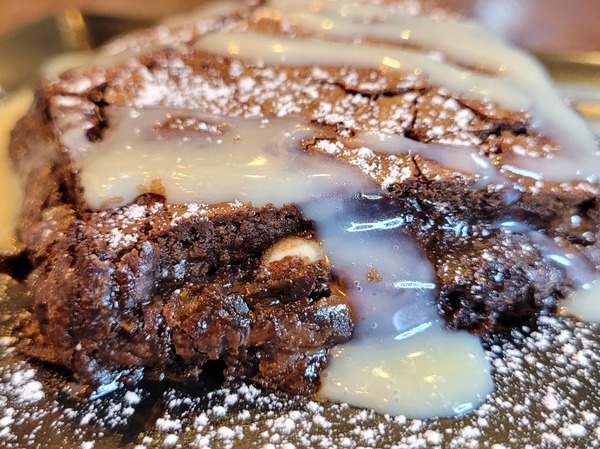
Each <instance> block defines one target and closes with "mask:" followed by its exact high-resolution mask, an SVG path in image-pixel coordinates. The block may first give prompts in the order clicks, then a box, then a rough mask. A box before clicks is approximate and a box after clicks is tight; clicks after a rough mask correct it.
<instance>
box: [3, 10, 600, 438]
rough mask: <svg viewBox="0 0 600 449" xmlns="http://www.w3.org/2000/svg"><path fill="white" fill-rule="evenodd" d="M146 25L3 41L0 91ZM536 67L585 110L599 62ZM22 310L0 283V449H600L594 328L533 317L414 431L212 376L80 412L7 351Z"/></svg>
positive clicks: (82, 405)
mask: <svg viewBox="0 0 600 449" xmlns="http://www.w3.org/2000/svg"><path fill="white" fill-rule="evenodd" d="M143 25H145V23H143V22H138V21H132V20H122V19H118V18H111V17H102V16H95V15H86V14H82V13H80V12H79V11H71V10H70V11H65V12H64V13H63V14H59V15H57V16H55V17H49V18H47V19H45V20H42V21H40V22H38V23H35V24H33V25H30V26H28V27H25V28H23V29H19V30H17V31H15V32H13V33H11V34H10V35H6V36H3V37H0V56H1V57H0V86H3V87H4V89H5V90H6V91H8V92H10V91H13V90H16V89H17V88H19V87H21V86H23V85H24V84H28V83H33V82H34V81H35V77H36V75H35V74H36V71H37V68H38V67H39V65H40V64H41V63H42V62H43V60H45V59H47V58H48V57H50V56H52V55H55V54H57V53H62V52H65V51H73V50H85V49H89V48H93V47H95V46H97V45H99V44H101V43H102V42H104V41H106V40H107V39H109V38H111V37H112V36H114V35H115V34H118V33H119V32H122V31H127V30H130V29H132V28H135V27H139V26H143ZM24 48H26V49H27V52H24V51H23V49H24ZM588 57H590V58H591V57H592V56H591V55H589V54H588ZM540 59H541V61H542V62H543V63H545V64H546V65H547V67H549V69H550V71H551V73H552V74H553V76H554V77H555V78H556V79H557V80H558V81H559V82H560V83H561V88H563V90H564V92H565V96H566V97H569V98H571V99H572V100H573V101H574V102H575V103H576V104H577V105H579V106H581V105H585V104H588V103H589V104H591V105H592V106H594V105H595V98H596V96H597V92H598V91H596V88H597V87H598V86H600V79H599V77H600V69H599V67H600V66H599V65H598V61H600V59H598V60H591V59H587V60H581V59H577V57H576V55H575V56H569V57H563V56H556V55H541V56H540ZM594 107H595V106H594ZM589 110H592V109H589ZM583 112H585V110H584V111H583ZM594 114H595V113H594ZM594 114H592V113H589V114H587V115H589V116H590V117H593V116H594ZM597 116H600V113H599V114H597ZM26 307H27V299H26V296H25V295H24V293H23V291H22V287H21V286H20V285H19V283H18V282H16V281H15V280H13V279H12V278H9V277H8V276H5V275H0V447H3V448H15V449H16V448H26V447H27V448H29V447H31V448H55V447H62V448H64V449H91V448H94V449H104V448H106V449H108V448H124V449H142V448H154V447H167V448H168V447H174V448H178V447H181V448H184V447H234V448H259V447H265V448H266V447H274V448H277V447H281V448H292V447H324V448H330V447H343V448H353V447H378V448H379V447H395V448H424V447H432V448H435V447H438V448H439V447H452V448H465V447H473V448H476V447H483V448H495V449H501V448H526V447H531V448H534V447H536V448H537V447H562V448H593V447H600V442H599V440H600V388H599V385H598V383H599V382H600V326H598V325H588V324H582V323H574V322H571V321H569V320H563V319H557V318H550V317H542V318H541V319H540V321H539V323H537V324H536V325H535V326H532V327H524V328H522V329H517V330H515V331H514V332H512V333H511V334H509V335H505V336H501V337H497V338H495V339H494V340H493V341H490V342H487V343H486V348H487V351H488V354H489V356H490V358H491V359H492V361H493V365H494V368H495V373H494V378H495V382H496V386H497V388H496V391H495V392H494V394H493V395H492V396H491V397H490V398H489V399H488V401H487V402H486V403H485V404H484V405H482V406H481V407H479V408H478V409H477V410H476V411H474V412H471V413H469V414H467V415H465V416H461V417H457V418H453V419H430V420H425V421H422V420H414V419H406V418H404V417H396V418H393V417H389V416H382V415H378V414H376V413H374V412H372V411H369V410H360V409H355V408H352V407H349V406H347V405H343V404H330V403H318V402H315V401H312V400H309V399H305V398H290V397H288V396H285V395H278V394H265V393H260V392H259V391H258V390H256V389H254V388H252V387H248V386H240V387H238V388H234V389H233V390H230V391H226V390H222V389H219V388H218V386H217V385H216V384H215V381H214V379H213V378H211V377H210V376H207V377H206V378H205V379H202V380H201V381H199V382H197V383H193V384H183V385H181V384H180V385H172V384H168V383H164V382H163V383H160V382H159V383H150V382H144V381H143V382H142V383H141V384H139V385H138V386H135V387H133V386H132V387H125V388H122V389H121V390H119V391H117V392H114V393H112V394H110V395H107V396H104V397H102V398H99V399H96V400H85V399H81V398H79V397H78V396H77V394H76V391H77V386H75V385H72V384H71V383H70V382H69V378H68V374H67V373H65V372H62V371H61V370H59V369H56V368H53V367H49V366H43V365H39V364H36V363H31V362H29V361H27V360H24V359H23V358H22V357H21V356H20V355H19V354H18V353H17V352H16V351H15V350H14V347H13V345H14V343H15V340H14V338H13V336H12V332H13V329H14V327H15V325H16V323H18V321H19V319H20V318H21V316H22V314H23V311H24V310H25V309H26Z"/></svg>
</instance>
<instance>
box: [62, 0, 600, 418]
mask: <svg viewBox="0 0 600 449" xmlns="http://www.w3.org/2000/svg"><path fill="white" fill-rule="evenodd" d="M306 5H310V7H311V9H310V10H308V9H307V6H306ZM254 16H255V18H260V17H270V18H273V17H276V18H277V19H278V20H282V21H286V22H288V23H293V24H294V25H295V26H298V27H300V28H302V29H306V30H309V31H311V32H312V33H313V34H314V35H315V36H316V37H315V38H313V39H308V38H300V37H295V38H288V37H273V36H266V35H262V34H258V33H255V32H249V31H247V32H236V33H233V32H217V33H212V34H208V35H205V36H203V37H201V38H199V39H198V40H197V42H196V43H195V46H196V48H197V49H198V50H202V51H206V52H211V53H216V54H220V55H229V56H231V57H236V58H241V59H244V60H253V59H256V60H260V61H262V63H267V64H283V65H300V66H302V65H304V66H319V65H320V66H324V67H325V66H342V65H349V66H356V67H367V68H373V69H379V70H383V71H385V70H399V71H408V72H414V73H418V74H421V73H422V74H423V75H425V76H427V77H428V79H429V82H430V83H432V84H439V85H440V86H444V87H446V88H449V89H450V90H452V91H453V92H455V93H457V94H460V95H463V96H465V97H469V98H476V99H482V100H485V101H491V102H495V103H497V104H499V105H501V106H503V107H505V108H508V109H511V110H516V111H523V112H531V114H532V126H533V128H535V129H536V130H537V131H539V132H540V134H543V135H547V136H550V137H552V138H553V139H555V141H556V142H558V143H559V144H560V145H561V149H560V151H558V152H557V153H556V154H555V155H554V156H553V158H548V159H544V158H537V159H533V158H525V157H522V156H517V155H511V156H510V158H509V159H507V160H506V161H505V162H506V163H504V162H503V163H504V165H503V166H500V167H497V166H495V165H494V164H493V162H492V161H490V160H488V159H487V158H486V157H483V156H481V155H480V154H479V153H478V151H477V149H475V148H470V147H461V148H460V150H459V149H457V148H456V147H451V146H448V145H442V144H435V145H431V144H422V143H418V142H414V141H411V140H409V139H406V138H404V137H401V136H395V135H386V134H379V133H375V132H373V133H370V132H362V133H359V134H358V135H357V136H355V137H354V138H352V139H347V140H346V141H345V142H344V143H345V144H346V145H348V146H351V147H362V146H364V147H366V148H369V149H371V150H373V151H376V152H380V153H413V154H419V155H421V156H422V157H424V158H425V159H430V160H434V161H436V162H438V163H440V164H442V165H444V166H446V167H449V168H452V169H454V170H457V171H460V172H462V173H469V174H472V175H475V177H476V181H475V183H474V187H482V188H483V187H487V186H489V185H492V186H493V187H496V188H498V187H499V188H502V187H506V186H509V187H510V186H511V183H509V182H508V181H507V179H506V178H505V177H504V175H503V173H504V172H513V173H516V174H518V175H521V176H526V177H531V178H533V179H536V180H548V181H577V180H582V179H587V180H591V179H596V177H597V175H598V173H600V162H599V161H600V159H599V158H598V157H597V152H598V150H597V147H596V144H595V141H594V138H593V136H592V134H591V133H590V132H589V130H588V128H587V126H586V125H585V123H584V122H583V120H581V119H580V118H579V117H578V116H576V115H575V114H574V113H572V112H571V111H570V110H569V109H568V108H567V107H566V106H565V105H564V104H563V103H562V101H561V100H560V98H559V97H558V96H557V95H556V94H555V93H554V92H553V90H552V88H551V84H550V82H549V80H548V78H547V77H546V75H545V74H544V73H543V71H542V70H541V69H540V68H539V66H538V65H537V64H536V63H535V62H533V61H532V60H531V59H529V57H527V56H526V55H525V54H524V53H522V52H521V51H519V50H516V49H514V48H510V47H507V46H506V45H505V44H504V43H501V42H500V41H498V40H497V39H496V38H495V37H494V36H492V35H490V34H489V33H487V32H485V31H483V30H482V29H480V28H479V27H477V26H476V25H474V24H472V23H470V22H448V21H442V20H434V19H430V18H425V17H404V16H400V15H396V14H395V13H394V12H392V11H387V10H385V9H383V8H382V7H379V6H374V5H371V6H357V5H356V3H355V2H348V1H342V0H333V1H311V2H300V1H298V0H286V1H283V0H281V1H279V0H272V1H270V2H267V3H266V5H265V6H264V7H261V8H259V9H257V10H256V11H255V15H254ZM448 34H451V35H452V37H451V38H448ZM366 38H370V39H380V40H385V41H398V42H402V41H407V42H409V43H411V44H415V45H418V46H422V47H426V48H427V49H429V50H432V51H441V52H442V53H444V54H445V55H446V56H447V57H448V58H450V59H451V60H454V61H458V62H460V63H462V64H466V65H469V64H471V65H472V64H482V65H483V66H484V67H485V69H486V70H487V71H488V72H492V73H493V74H494V75H484V74H480V73H475V72H472V71H469V70H467V69H464V68H462V67H459V66H456V65H453V64H450V63H448V62H446V61H444V60H443V59H440V57H439V56H432V53H430V52H428V51H420V50H415V49H401V48H397V47H393V46H391V45H387V44H383V43H382V44H375V43H366V42H365V41H364V40H365V39H366ZM342 41H343V42H342ZM109 113H110V115H109V122H110V123H111V128H109V131H108V132H107V133H106V136H105V137H104V139H103V140H102V141H101V142H99V143H89V142H87V141H86V140H85V138H84V137H83V133H82V132H81V131H79V130H73V131H69V132H66V133H65V134H63V135H62V136H61V140H62V143H63V144H64V145H65V146H66V147H67V148H68V149H69V150H70V151H71V154H72V156H73V159H74V160H75V161H76V164H77V166H78V169H79V176H80V179H81V182H82V185H83V188H84V195H85V198H86V201H87V202H88V204H89V205H90V206H91V207H92V208H96V209H98V208H104V207H109V206H119V205H123V204H127V203H130V202H132V201H133V200H134V199H135V198H136V197H137V196H138V195H139V194H140V193H144V192H155V193H160V194H162V195H164V196H165V197H166V199H167V201H169V202H171V203H185V202H204V203H218V202H229V201H233V200H239V201H243V202H251V203H253V204H254V205H255V206H262V205H265V204H268V203H273V204H275V205H276V206H280V205H282V204H285V203H296V204H298V205H299V206H300V207H301V209H302V212H303V214H304V215H305V216H306V217H307V218H311V219H313V220H315V222H316V223H317V231H318V234H319V238H320V239H322V240H323V244H324V249H325V252H326V254H327V256H328V258H329V260H330V261H331V264H332V266H333V268H334V270H335V271H336V272H337V273H340V275H341V276H343V277H344V278H345V279H346V280H348V281H349V283H350V285H354V288H351V289H350V291H349V292H348V295H349V298H350V300H351V301H352V303H353V305H354V307H355V308H356V310H357V312H358V316H359V322H358V324H357V329H356V338H355V339H353V341H351V342H350V343H348V344H345V345H341V346H339V347H337V348H335V349H334V350H333V351H332V360H331V363H330V366H329V367H328V369H327V371H326V373H325V376H324V385H323V388H322V394H324V395H325V396H326V397H328V398H331V399H335V400H342V401H347V402H349V403H350V404H352V405H356V406H368V407H374V408H376V409H378V410H379V411H381V412H384V413H390V414H394V415H397V414H406V415H408V416H412V417H427V416H434V415H436V416H449V415H454V414H457V413H462V412H465V411H468V410H469V409H471V408H473V407H474V406H476V405H477V404H479V403H481V402H482V401H483V400H484V399H485V396H486V394H488V393H490V392H491V390H492V388H493V387H492V383H491V377H490V367H489V365H488V362H487V361H486V359H485V356H484V353H483V350H482V348H481V345H480V343H479V342H478V339H477V338H476V337H474V336H471V335H469V334H466V333H464V332H450V331H448V330H446V328H445V326H444V325H443V323H442V322H441V321H440V318H439V317H438V313H437V309H436V307H435V304H434V300H435V295H436V286H435V275H434V271H433V268H432V267H431V264H430V263H429V261H428V260H427V258H426V257H425V256H424V254H422V252H421V251H420V250H419V248H418V247H417V246H416V244H415V243H414V242H412V241H411V240H410V239H409V238H408V237H407V236H406V235H404V233H403V231H402V226H403V225H404V221H403V220H404V218H403V217H394V216H390V217H386V216H378V217H374V218H373V217H371V218H367V217H365V216H363V215H362V214H361V213H360V211H359V210H358V209H357V208H356V207H355V205H356V202H357V201H366V200H369V199H371V200H372V201H380V200H382V198H381V197H380V196H379V194H380V190H379V187H378V186H376V185H375V184H374V183H373V182H372V181H371V180H369V179H368V177H366V176H364V174H362V173H360V170H359V169H357V168H356V167H351V166H348V165H347V164H344V163H342V162H340V161H338V160H336V159H334V158H330V157H326V156H324V155H319V154H307V153H306V151H305V150H302V149H301V142H302V141H303V140H307V139H314V138H319V134H318V131H317V130H316V129H315V128H312V127H311V126H309V125H308V124H306V123H305V122H303V121H302V120H300V119H296V118H278V119H268V120H267V119H262V120H261V119H242V118H234V117H224V116H211V115H208V114H203V113H200V112H197V111H190V110H180V109H179V110H174V109H164V108H155V109H144V110H136V109H133V108H117V107H113V108H111V109H110V111H109ZM172 120H175V121H179V122H187V123H188V125H186V126H187V127H183V128H182V129H181V130H177V129H174V130H171V131H173V132H171V131H169V130H165V126H164V125H165V123H167V122H169V121H172ZM112 124H114V126H113V125H112ZM190 124H191V125H190ZM165 149H167V150H168V151H167V150H165ZM449 150H450V151H449ZM115 160H119V165H118V167H116V168H115V164H114V161H115ZM215 167H219V169H218V170H215ZM356 195H359V197H360V198H358V197H356ZM365 198H366V200H365ZM371 270H376V272H377V279H379V281H378V282H369V281H368V277H367V275H366V273H367V272H370V271H371ZM357 361H358V363H357ZM465 386H466V387H468V388H465Z"/></svg>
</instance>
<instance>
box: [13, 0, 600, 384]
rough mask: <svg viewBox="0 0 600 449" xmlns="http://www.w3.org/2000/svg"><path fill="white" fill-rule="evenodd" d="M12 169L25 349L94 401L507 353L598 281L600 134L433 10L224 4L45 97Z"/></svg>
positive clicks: (127, 43)
mask: <svg viewBox="0 0 600 449" xmlns="http://www.w3.org/2000/svg"><path fill="white" fill-rule="evenodd" d="M448 36H451V38H449V37H448ZM10 151H11V156H12V158H13V160H14V162H15V166H16V167H17V171H18V173H19V175H20V177H21V179H22V180H23V186H24V190H25V193H24V198H25V200H24V203H23V209H22V214H21V220H20V224H19V227H18V237H19V239H20V241H21V242H22V244H23V245H24V247H25V248H26V254H27V256H28V257H29V259H30V262H31V265H32V267H33V268H32V271H31V273H30V274H29V276H28V278H27V280H26V283H27V286H28V288H29V292H30V295H31V300H32V304H33V306H32V307H33V310H32V314H31V316H30V318H29V319H28V320H27V322H26V323H25V324H24V326H25V331H26V335H27V337H28V340H27V341H26V342H25V343H24V344H23V345H22V347H21V349H22V351H24V352H25V353H26V354H28V355H30V356H31V357H34V358H37V359H39V360H43V361H46V362H50V363H53V364H58V365H62V366H65V367H67V368H68V369H69V370H71V371H72V372H73V373H74V375H75V377H76V378H77V379H78V380H79V381H81V382H83V383H86V384H90V385H93V386H100V385H104V384H107V383H111V382H112V381H114V380H115V379H118V378H121V377H123V376H128V375H133V374H135V373H139V372H140V371H141V370H143V371H144V373H145V374H146V375H149V376H156V377H162V376H166V377H169V378H173V379H189V378H195V377H197V376H198V375H199V373H200V372H201V370H203V369H206V368H207V367H209V368H210V369H211V370H214V369H219V370H223V372H224V375H225V379H226V381H227V382H233V381H237V380H249V381H252V382H256V383H258V384H260V385H261V386H263V387H264V388H267V389H277V390H282V391H286V392H290V393H298V394H305V395H308V394H313V393H314V392H315V391H316V390H317V389H318V387H319V382H320V374H321V373H322V371H323V369H324V368H325V367H326V366H327V363H328V357H329V354H330V351H331V350H332V348H334V347H336V345H340V344H342V343H345V342H348V341H350V340H351V339H353V338H354V339H360V338H363V339H367V340H368V339H372V340H373V341H381V339H385V338H391V339H394V338H395V339H402V338H405V337H409V336H410V335H412V334H415V333H418V332H421V331H422V330H423V329H425V328H429V327H432V326H433V327H436V326H439V327H441V328H444V329H446V328H449V329H456V330H467V331H470V332H471V333H475V334H481V335H487V334H489V333H492V332H500V331H503V330H506V329H508V328H511V327H513V326H515V325H518V324H522V323H524V322H528V321H530V320H532V319H534V318H535V317H536V316H537V315H538V314H539V313H553V312H556V311H557V310H558V308H559V306H560V304H561V301H563V300H565V299H566V298H568V297H569V296H570V295H572V294H573V293H574V292H576V291H578V290H581V289H585V288H588V287H589V286H590V285H591V283H592V281H593V280H594V278H595V277H597V274H596V271H597V270H596V266H597V265H598V263H599V262H600V252H599V248H600V247H599V245H598V243H597V239H598V235H599V230H598V223H599V222H600V208H599V206H598V202H597V197H598V193H599V190H600V189H599V184H598V183H597V176H596V175H597V173H599V170H598V169H599V167H600V164H599V162H598V161H599V160H600V159H598V155H597V148H596V143H595V141H594V138H593V136H592V135H591V134H590V132H589V131H588V129H587V127H586V126H585V124H584V122H583V121H582V120H581V119H580V118H579V117H578V116H576V115H575V114H574V113H572V112H571V111H570V110H569V109H568V108H567V107H566V106H565V105H564V104H563V102H562V101H561V99H560V98H559V97H557V96H556V94H555V93H554V92H553V91H552V88H551V86H550V82H549V81H548V79H547V77H546V75H545V74H544V73H543V71H542V70H541V69H540V68H539V67H538V66H537V64H536V63H535V62H533V61H532V60H530V59H529V57H528V56H526V55H525V54H523V53H522V52H520V51H519V50H517V49H514V48H512V47H509V46H506V45H505V44H503V43H501V42H499V41H498V40H497V39H496V38H495V37H493V36H491V35H490V34H488V33H487V32H485V31H484V30H482V29H480V28H479V27H477V26H476V25H474V24H472V23H470V22H466V21H461V20H458V19H456V18H454V17H451V16H449V15H448V14H447V13H445V12H443V11H440V10H439V9H437V8H435V7H434V6H432V5H429V4H424V3H422V2H416V1H396V2H383V3H382V4H380V3H362V4H357V3H356V2H346V1H342V0H339V1H337V0H336V1H318V2H303V1H298V0H293V1H278V0H271V1H266V2H215V3H214V4H212V5H210V6H208V7H207V8H205V10H204V12H203V13H202V14H199V15H198V17H188V18H187V19H186V20H183V19H182V20H179V21H177V20H176V21H171V22H170V23H167V24H164V25H160V26H157V27H156V28H154V29H152V30H148V31H144V32H141V33H137V34H134V35H132V36H127V37H123V38H121V39H119V40H117V41H115V42H113V43H111V44H109V45H108V46H107V47H106V48H104V49H102V50H101V51H100V53H99V54H98V55H96V56H95V57H94V59H93V60H92V61H90V62H89V63H86V64H84V65H83V66H81V67H78V68H75V69H72V70H70V71H67V72H65V73H64V74H62V75H60V76H58V77H56V78H52V79H46V80H43V81H42V84H41V87H40V88H39V89H38V91H37V94H36V98H35V101H34V104H33V106H32V108H31V109H30V111H29V113H28V114H27V115H26V116H25V117H24V118H23V119H22V120H21V121H20V122H19V124H18V126H17V127H16V129H15V130H14V132H13V137H12V142H11V147H10ZM400 337H401V338H400Z"/></svg>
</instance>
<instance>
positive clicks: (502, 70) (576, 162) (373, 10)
mask: <svg viewBox="0 0 600 449" xmlns="http://www.w3.org/2000/svg"><path fill="white" fill-rule="evenodd" d="M307 5H308V6H307ZM261 16H262V17H270V18H277V20H280V21H282V22H286V23H291V24H294V25H296V26H299V27H300V28H304V29H308V30H310V31H312V32H313V33H316V35H317V36H319V37H322V38H323V40H321V39H319V38H304V37H298V36H295V37H286V36H277V37H273V36H270V35H265V34H260V33H256V32H250V31H246V32H223V33H212V34H208V35H205V36H203V37H201V38H200V39H198V40H197V42H196V44H195V46H196V48H197V49H199V50H202V51H206V52H209V53H217V54H222V55H230V56H232V57H238V58H242V59H254V60H260V61H263V62H264V63H267V64H277V65H290V66H322V67H327V66H344V65H346V66H355V67H367V68H372V69H379V70H382V71H386V70H387V71H399V72H404V73H415V74H423V75H425V76H427V77H428V79H429V82H430V83H431V84H434V85H440V86H444V87H445V88H447V89H449V90H450V91H452V92H454V93H456V94H459V95H462V96H465V97H468V98H474V99H478V100H483V101H491V102H494V103H496V104H498V105H500V106H503V107H505V108H507V109H509V110H514V111H522V112H529V113H531V114H532V117H531V120H532V122H531V126H532V128H533V129H535V130H537V131H538V132H539V133H540V134H542V135H546V136H548V137H551V138H552V139H553V140H554V141H556V142H557V143H558V144H559V145H560V146H561V151H559V152H557V153H556V154H555V155H553V157H552V158H527V157H523V156H518V155H511V157H510V158H509V159H508V160H507V161H506V163H504V162H503V167H502V168H503V169H504V170H506V171H509V172H513V173H515V174H517V175H520V176H525V177H530V178H532V179H534V180H548V181H559V182H560V181H576V180H587V181H594V180H596V179H597V177H598V175H599V174H600V152H599V151H598V146H597V144H596V141H595V138H594V136H593V134H592V133H591V132H590V130H589V127H588V125H587V124H586V122H585V121H584V120H583V119H582V118H581V117H580V116H579V115H577V114H575V113H574V112H573V111H571V110H570V109H569V108H568V107H567V106H566V105H565V103H564V102H563V100H562V99H561V97H560V96H559V95H558V94H557V93H556V92H555V90H554V88H553V85H552V82H551V80H550V79H549V77H548V75H547V74H546V73H545V71H544V70H543V68H542V67H541V65H540V64H539V63H537V62H536V61H535V60H533V58H531V57H530V56H529V55H527V54H526V53H525V52H523V51H522V50H520V49H517V48H514V47H511V46H509V45H507V44H506V43H505V42H503V41H501V40H500V39H498V38H497V37H495V36H494V35H492V34H491V33H489V32H488V31H486V30H484V29H482V28H480V27H479V26H478V25H476V24H475V23H473V22H469V21H458V20H452V21H448V20H436V19H434V18H430V17H421V16H416V17H411V16H404V15H398V14H394V13H393V12H391V11H388V10H386V9H384V8H383V7H378V6H375V5H368V6H360V5H359V4H357V3H356V2H350V1H344V0H328V1H318V0H316V1H312V2H304V1H299V0H291V1H283V0H273V1H270V2H267V5H266V6H265V7H264V8H262V9H259V10H258V11H257V12H255V17H261ZM365 38H376V39H385V40H386V41H392V42H393V41H396V42H407V43H411V44H416V45H420V46H425V47H427V48H428V49H430V50H432V51H436V53H435V54H434V55H432V53H431V52H428V51H420V50H414V49H407V48H398V47H393V46H390V45H388V44H375V43H369V42H364V39H365ZM325 39H329V40H325ZM335 39H341V41H340V40H335ZM440 51H441V52H442V53H443V54H445V55H446V56H447V57H449V58H451V59H452V60H455V61H459V62H461V63H464V64H471V65H473V64H478V65H482V66H483V67H485V69H486V70H488V71H490V72H492V73H493V75H487V74H481V73H477V72H475V71H472V70H469V69H465V68H462V67H458V66H456V65H453V64H451V63H448V62H446V61H444V60H440V57H439V52H440Z"/></svg>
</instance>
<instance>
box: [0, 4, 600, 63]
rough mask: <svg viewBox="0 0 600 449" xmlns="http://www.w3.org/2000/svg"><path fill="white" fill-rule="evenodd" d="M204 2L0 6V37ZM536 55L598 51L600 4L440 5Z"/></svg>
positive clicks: (159, 13)
mask: <svg viewBox="0 0 600 449" xmlns="http://www.w3.org/2000/svg"><path fill="white" fill-rule="evenodd" d="M202 1H203V0H162V1H156V0H147V1H144V0H127V1H124V0H0V11H1V14H0V34H3V33H6V32H8V31H10V30H14V29H16V28H18V27H21V26H23V25H25V24H27V23H32V22H35V21H36V20H38V19H40V18H42V17H44V16H47V15H49V14H52V13H53V12H55V11H59V10H61V9H64V8H66V7H76V8H81V9H82V10H83V11H84V12H90V13H97V14H103V15H119V16H122V17H131V18H136V19H147V20H154V19H157V18H159V17H163V16H165V15H167V14H171V13H174V12H181V11H185V10H186V9H189V8H193V7H194V6H195V5H198V4H199V3H201V2H202ZM437 3H438V4H440V5H443V6H449V7H451V8H453V9H457V10H459V11H461V12H463V13H465V14H468V15H472V16H475V17H477V18H478V19H479V20H480V21H481V22H483V23H484V24H485V25H486V26H488V27H490V28H491V29H493V30H495V31H496V32H497V33H498V34H500V35H503V36H506V37H507V38H508V39H509V40H512V41H513V42H516V43H518V44H519V45H521V46H523V47H526V48H528V49H530V50H535V51H550V52H572V51H589V50H598V51H600V26H599V25H598V20H599V18H600V0H575V1H567V0H437Z"/></svg>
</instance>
